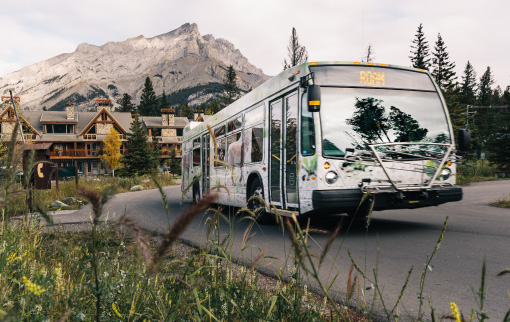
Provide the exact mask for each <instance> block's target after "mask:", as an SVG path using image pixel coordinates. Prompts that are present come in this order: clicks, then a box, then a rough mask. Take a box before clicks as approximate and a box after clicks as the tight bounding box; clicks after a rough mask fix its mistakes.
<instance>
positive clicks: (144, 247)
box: [119, 217, 153, 267]
mask: <svg viewBox="0 0 510 322" xmlns="http://www.w3.org/2000/svg"><path fill="white" fill-rule="evenodd" d="M119 224H121V225H125V226H128V227H130V228H131V229H132V230H133V232H134V233H135V238H136V243H137V244H138V247H139V248H140V251H141V252H142V256H143V260H144V261H145V264H146V265H147V266H149V267H152V265H153V262H152V252H151V249H150V247H149V244H148V243H147V239H146V238H145V234H144V233H143V231H142V228H141V227H140V226H139V225H138V224H136V223H135V222H134V221H133V220H131V219H129V218H126V217H122V218H121V219H120V220H119Z"/></svg>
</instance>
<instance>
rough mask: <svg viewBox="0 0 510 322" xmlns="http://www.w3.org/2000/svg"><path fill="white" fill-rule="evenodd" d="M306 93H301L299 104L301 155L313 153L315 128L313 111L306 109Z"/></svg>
mask: <svg viewBox="0 0 510 322" xmlns="http://www.w3.org/2000/svg"><path fill="white" fill-rule="evenodd" d="M307 106H308V99H307V95H303V100H302V104H301V153H302V154H303V155H314V154H315V128H314V124H313V113H312V112H309V111H308V107H307Z"/></svg>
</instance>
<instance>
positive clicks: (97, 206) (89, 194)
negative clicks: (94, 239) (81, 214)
mask: <svg viewBox="0 0 510 322" xmlns="http://www.w3.org/2000/svg"><path fill="white" fill-rule="evenodd" d="M77 193H78V195H79V196H82V197H83V198H85V199H87V200H88V201H89V202H90V204H91V205H92V211H93V212H94V225H97V223H98V222H99V216H100V215H101V210H102V208H103V205H102V203H101V196H100V195H99V194H98V193H97V192H95V191H91V190H86V189H81V188H80V189H78V191H77Z"/></svg>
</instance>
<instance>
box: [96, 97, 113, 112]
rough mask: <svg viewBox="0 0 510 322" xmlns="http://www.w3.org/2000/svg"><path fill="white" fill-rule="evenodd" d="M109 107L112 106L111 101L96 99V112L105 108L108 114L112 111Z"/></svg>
mask: <svg viewBox="0 0 510 322" xmlns="http://www.w3.org/2000/svg"><path fill="white" fill-rule="evenodd" d="M111 106H112V101H111V100H107V99H99V98H96V107H97V111H98V112H99V111H100V110H102V109H103V108H106V110H107V111H108V112H111V111H112V110H111Z"/></svg>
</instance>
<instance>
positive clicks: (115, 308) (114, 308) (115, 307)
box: [112, 303, 122, 318]
mask: <svg viewBox="0 0 510 322" xmlns="http://www.w3.org/2000/svg"><path fill="white" fill-rule="evenodd" d="M112 309H113V312H115V314H117V316H118V317H119V318H121V317H122V314H120V312H119V309H118V308H117V306H116V305H115V303H112Z"/></svg>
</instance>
